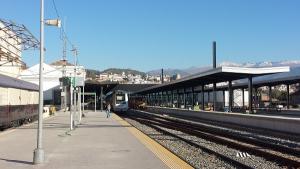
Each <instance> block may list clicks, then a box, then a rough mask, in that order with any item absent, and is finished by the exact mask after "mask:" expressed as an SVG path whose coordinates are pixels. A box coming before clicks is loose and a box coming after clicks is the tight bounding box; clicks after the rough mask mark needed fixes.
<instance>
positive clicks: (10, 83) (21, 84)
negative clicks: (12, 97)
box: [0, 74, 39, 91]
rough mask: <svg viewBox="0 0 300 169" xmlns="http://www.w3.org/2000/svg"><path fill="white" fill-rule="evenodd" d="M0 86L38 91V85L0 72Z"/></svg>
mask: <svg viewBox="0 0 300 169" xmlns="http://www.w3.org/2000/svg"><path fill="white" fill-rule="evenodd" d="M0 87H7V88H16V89H25V90H32V91H38V90H39V86H38V85H36V84H33V83H29V82H26V81H23V80H20V79H16V78H13V77H9V76H6V75H2V74H0Z"/></svg>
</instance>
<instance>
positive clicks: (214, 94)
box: [213, 83, 217, 111]
mask: <svg viewBox="0 0 300 169" xmlns="http://www.w3.org/2000/svg"><path fill="white" fill-rule="evenodd" d="M216 88H217V87H216V83H214V84H213V110H214V111H216V107H217V105H216V103H217V92H216Z"/></svg>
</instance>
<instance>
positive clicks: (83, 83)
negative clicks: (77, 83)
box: [82, 81, 85, 114]
mask: <svg viewBox="0 0 300 169" xmlns="http://www.w3.org/2000/svg"><path fill="white" fill-rule="evenodd" d="M84 88H85V81H84V83H83V88H82V93H83V95H82V102H83V106H82V112H83V114H84Z"/></svg>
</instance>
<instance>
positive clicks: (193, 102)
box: [192, 87, 195, 110]
mask: <svg viewBox="0 0 300 169" xmlns="http://www.w3.org/2000/svg"><path fill="white" fill-rule="evenodd" d="M194 94H195V93H194V87H192V110H194V105H195V98H194Z"/></svg>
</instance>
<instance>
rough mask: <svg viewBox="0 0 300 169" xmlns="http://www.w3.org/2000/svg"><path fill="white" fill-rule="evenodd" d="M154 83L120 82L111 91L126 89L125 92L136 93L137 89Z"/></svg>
mask: <svg viewBox="0 0 300 169" xmlns="http://www.w3.org/2000/svg"><path fill="white" fill-rule="evenodd" d="M153 85H154V84H118V85H117V86H116V87H114V88H113V89H111V92H114V91H125V92H128V93H134V92H136V91H139V90H142V89H145V88H148V87H151V86H153Z"/></svg>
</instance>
